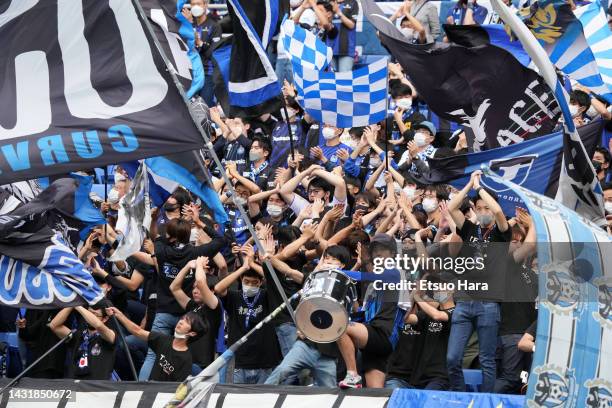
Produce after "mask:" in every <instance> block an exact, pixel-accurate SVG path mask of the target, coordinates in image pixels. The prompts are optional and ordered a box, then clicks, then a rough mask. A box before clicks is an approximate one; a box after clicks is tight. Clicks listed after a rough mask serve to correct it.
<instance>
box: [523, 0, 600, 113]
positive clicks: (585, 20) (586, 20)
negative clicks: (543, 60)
mask: <svg viewBox="0 0 612 408" xmlns="http://www.w3.org/2000/svg"><path fill="white" fill-rule="evenodd" d="M531 7H532V9H533V12H532V15H531V16H530V17H529V18H528V19H527V20H526V21H525V23H526V25H527V26H528V27H529V29H530V30H531V32H532V33H533V35H534V36H535V37H536V38H537V39H538V41H539V42H540V44H541V45H542V47H544V49H545V50H546V53H547V54H548V56H549V58H550V61H551V62H552V63H553V64H554V65H555V66H556V67H557V68H558V69H559V70H561V71H562V72H563V73H564V74H566V75H567V76H569V77H570V79H572V80H574V81H577V82H578V83H580V84H581V85H583V86H586V87H587V88H590V89H591V90H592V91H593V92H595V93H597V94H599V95H601V96H603V97H605V98H606V99H607V100H608V101H610V102H612V65H611V61H612V44H610V43H611V42H612V41H611V40H610V38H611V36H612V33H610V29H609V27H608V25H607V20H606V18H605V16H603V13H602V15H599V14H600V6H599V3H597V2H594V3H592V4H590V5H587V6H584V7H581V9H584V10H580V9H578V10H576V14H574V12H572V9H571V6H570V5H569V4H568V3H567V2H566V1H565V0H538V1H537V2H535V3H534V4H533V5H532V6H531Z"/></svg>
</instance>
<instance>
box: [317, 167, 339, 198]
mask: <svg viewBox="0 0 612 408" xmlns="http://www.w3.org/2000/svg"><path fill="white" fill-rule="evenodd" d="M312 175H313V176H318V177H321V178H322V179H323V180H325V181H327V182H328V183H329V184H331V185H333V186H334V187H335V188H334V197H336V200H337V201H339V202H341V203H343V202H345V201H346V183H345V182H344V179H343V178H342V177H340V176H338V175H337V174H334V173H331V172H329V171H325V170H323V169H315V170H314V171H313V172H312Z"/></svg>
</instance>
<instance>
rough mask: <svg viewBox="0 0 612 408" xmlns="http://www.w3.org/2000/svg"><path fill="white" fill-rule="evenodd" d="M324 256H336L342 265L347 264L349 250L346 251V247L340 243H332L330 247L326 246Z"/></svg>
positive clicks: (349, 256) (349, 258) (349, 257)
mask: <svg viewBox="0 0 612 408" xmlns="http://www.w3.org/2000/svg"><path fill="white" fill-rule="evenodd" d="M325 256H331V257H333V258H336V259H337V260H339V261H340V263H342V264H343V265H344V266H347V265H349V262H351V254H350V252H349V251H348V249H346V248H345V247H343V246H342V245H332V246H330V247H327V249H326V250H325V254H324V255H323V257H325Z"/></svg>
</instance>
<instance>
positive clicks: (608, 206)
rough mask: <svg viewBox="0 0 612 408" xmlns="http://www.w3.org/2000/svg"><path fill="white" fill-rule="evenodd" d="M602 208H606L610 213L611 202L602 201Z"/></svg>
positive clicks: (611, 212)
mask: <svg viewBox="0 0 612 408" xmlns="http://www.w3.org/2000/svg"><path fill="white" fill-rule="evenodd" d="M604 208H605V209H606V211H607V212H608V213H610V214H612V202H610V201H606V202H605V203H604Z"/></svg>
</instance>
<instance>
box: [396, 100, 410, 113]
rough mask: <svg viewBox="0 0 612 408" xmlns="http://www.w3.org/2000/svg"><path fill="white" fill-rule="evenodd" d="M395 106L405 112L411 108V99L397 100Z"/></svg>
mask: <svg viewBox="0 0 612 408" xmlns="http://www.w3.org/2000/svg"><path fill="white" fill-rule="evenodd" d="M397 106H398V107H399V108H402V109H405V110H407V109H410V108H412V98H402V99H398V101H397Z"/></svg>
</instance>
